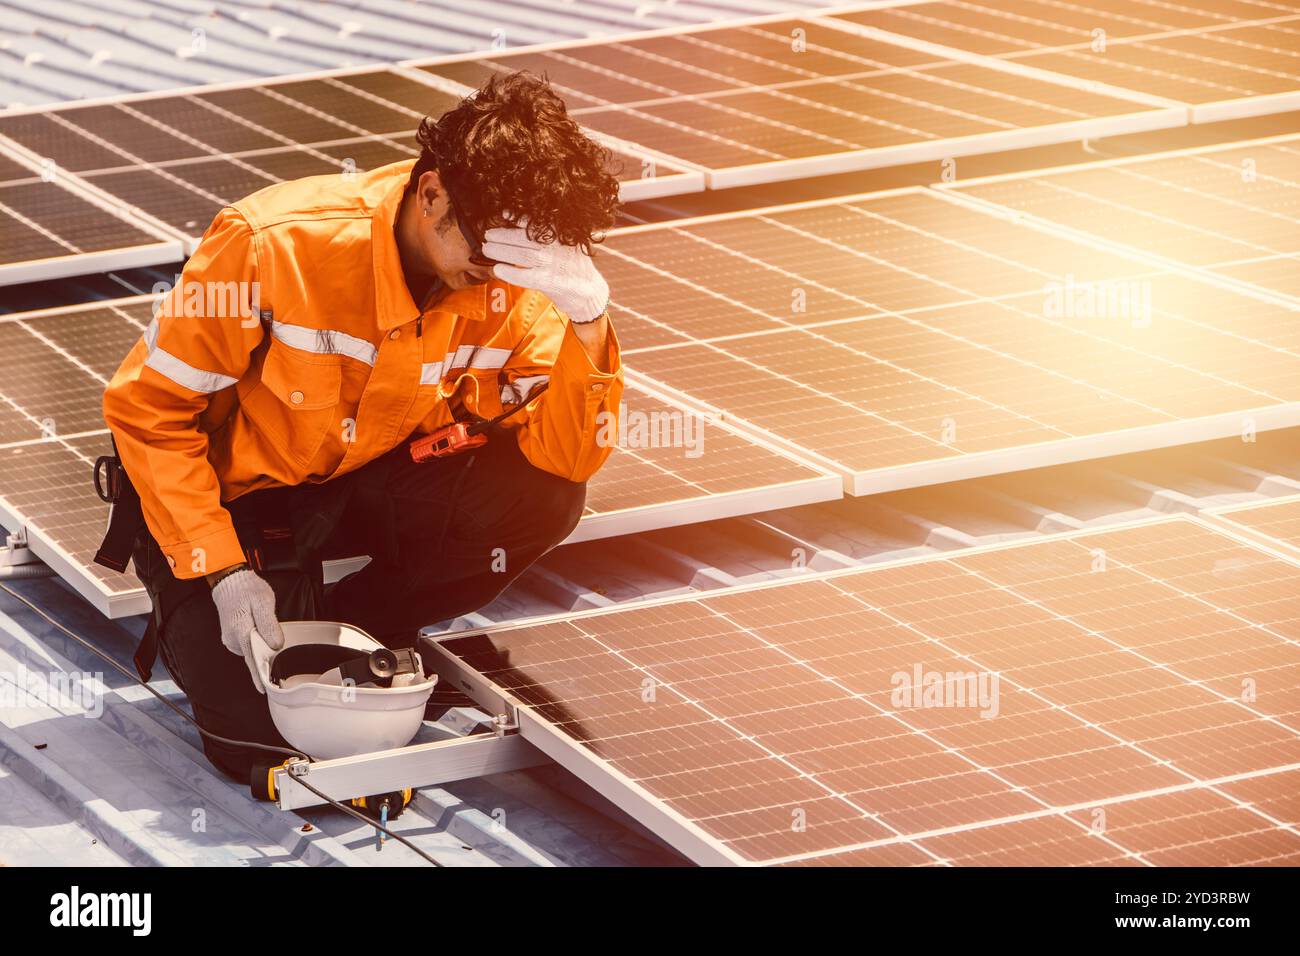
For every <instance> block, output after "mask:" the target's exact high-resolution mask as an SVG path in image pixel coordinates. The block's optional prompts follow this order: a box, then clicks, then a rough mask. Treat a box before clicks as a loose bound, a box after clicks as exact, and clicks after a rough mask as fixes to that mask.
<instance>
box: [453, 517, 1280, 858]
mask: <svg viewBox="0 0 1300 956" xmlns="http://www.w3.org/2000/svg"><path fill="white" fill-rule="evenodd" d="M1099 554H1100V555H1102V556H1103V558H1102V560H1103V561H1104V562H1106V563H1105V564H1104V565H1103V567H1102V568H1099V567H1098V560H1099V559H1098V555H1099ZM1298 582H1300V567H1297V566H1296V565H1294V564H1291V563H1288V562H1283V561H1280V560H1277V559H1276V558H1273V557H1271V556H1269V555H1267V554H1264V553H1262V552H1258V551H1256V550H1254V549H1252V548H1250V547H1248V546H1246V545H1245V544H1243V543H1242V542H1240V541H1237V540H1234V539H1231V538H1228V537H1226V536H1223V535H1221V534H1218V533H1216V532H1214V531H1212V530H1210V529H1208V528H1206V527H1204V526H1201V525H1197V524H1194V523H1192V522H1189V521H1184V520H1180V521H1172V522H1170V521H1166V522H1161V523H1156V524H1152V525H1147V526H1139V527H1134V528H1127V529H1123V530H1118V531H1111V532H1105V533H1100V534H1093V535H1088V536H1083V537H1078V538H1076V539H1073V540H1072V539H1069V538H1066V539H1060V540H1055V541H1050V542H1043V543H1035V544H1031V545H1027V546H1023V547H1013V548H1001V549H989V550H985V551H982V552H980V553H976V554H969V555H965V556H961V557H957V558H949V559H935V560H929V561H923V562H918V563H911V564H904V565H900V566H896V567H888V568H882V569H877V570H869V571H863V572H854V573H849V574H842V575H834V576H832V577H830V578H824V579H821V580H815V581H808V582H801V583H795V584H787V585H778V586H771V587H766V588H755V589H744V590H739V591H733V592H727V593H722V594H719V595H715V596H710V597H706V598H703V599H696V600H690V601H676V602H667V603H661V604H658V605H655V606H651V607H641V608H635V609H623V610H620V611H616V612H612V613H602V614H596V615H589V616H588V615H584V616H581V617H579V618H574V619H571V620H569V621H566V622H559V623H554V624H542V625H539V626H533V627H527V626H525V627H519V628H509V629H502V630H497V631H494V632H489V633H487V634H484V635H479V636H472V637H465V638H453V639H449V640H446V641H444V642H443V643H442V645H441V646H442V648H443V649H444V650H445V651H447V652H449V653H451V654H454V655H456V656H458V657H460V658H461V659H462V660H464V661H465V663H467V664H468V665H469V666H471V667H473V668H475V669H477V670H479V671H480V672H481V673H482V674H483V676H484V677H485V678H487V679H488V680H490V681H492V682H493V683H495V684H496V685H497V686H499V687H502V688H504V689H506V690H508V691H512V692H516V694H517V696H518V697H519V699H520V700H521V701H522V702H523V703H524V704H525V705H526V707H527V708H528V710H529V712H530V713H531V714H533V715H534V716H535V717H536V718H538V719H542V720H545V721H547V722H548V723H552V724H554V725H555V726H557V727H559V729H560V730H561V731H563V732H564V733H565V734H567V735H568V736H569V737H570V738H571V739H572V740H573V741H574V742H575V744H577V745H579V746H580V747H582V748H583V749H584V750H586V751H587V752H589V753H591V754H594V755H595V756H597V757H599V758H600V759H601V760H603V761H607V762H608V763H609V765H610V766H611V767H612V768H614V769H616V770H617V771H619V772H620V773H621V774H623V775H625V776H627V777H629V778H631V779H632V780H633V781H635V782H636V783H637V784H638V785H640V787H642V788H644V790H645V791H647V792H648V793H649V794H650V796H651V798H652V799H653V800H654V801H657V802H660V803H662V804H664V805H666V806H667V807H670V808H672V810H673V811H675V812H676V813H678V814H681V815H683V816H685V817H687V818H688V819H690V820H692V821H694V822H695V823H696V824H697V825H698V826H699V827H701V828H702V829H703V830H704V831H705V832H706V833H708V834H710V835H711V836H712V837H713V838H714V839H715V840H717V841H719V842H721V843H723V844H724V845H726V846H727V847H729V848H730V849H731V850H732V851H733V852H735V853H737V854H738V855H739V856H740V857H741V858H743V859H746V860H750V861H759V862H763V861H766V862H773V861H783V860H789V859H792V858H793V859H794V860H798V861H800V862H823V863H832V864H835V863H888V864H895V863H913V864H921V863H924V862H926V861H930V862H934V861H944V862H955V863H979V862H984V863H994V862H999V863H1012V862H1019V863H1021V864H1025V863H1036V864H1044V863H1053V862H1075V863H1085V862H1093V863H1096V862H1102V861H1121V860H1137V861H1138V862H1144V861H1145V862H1148V863H1150V862H1156V863H1159V864H1174V863H1177V862H1179V861H1192V860H1198V859H1200V860H1207V861H1210V862H1213V861H1214V860H1215V859H1219V860H1221V859H1223V858H1225V857H1230V858H1232V859H1234V860H1241V861H1251V862H1280V861H1287V860H1293V859H1295V858H1296V855H1297V854H1298V853H1300V837H1297V836H1296V834H1294V833H1292V832H1289V831H1285V830H1280V829H1278V828H1277V827H1276V824H1275V823H1274V821H1273V820H1271V819H1270V818H1269V817H1268V816H1267V815H1266V814H1263V813H1260V812H1259V811H1258V810H1257V809H1255V808H1253V807H1252V806H1251V805H1250V804H1247V803H1246V802H1244V801H1243V800H1241V799H1240V798H1239V797H1237V796H1234V794H1233V792H1232V791H1231V790H1228V789H1225V787H1226V783H1219V782H1216V781H1220V780H1221V779H1223V778H1234V777H1241V778H1246V777H1252V778H1253V781H1254V782H1253V783H1252V784H1251V786H1253V788H1254V790H1255V792H1256V793H1257V795H1263V794H1269V795H1271V796H1272V799H1273V800H1274V801H1277V800H1284V799H1285V797H1284V794H1283V793H1282V791H1280V790H1279V789H1278V787H1277V784H1278V783H1281V778H1280V777H1279V778H1278V779H1277V780H1276V781H1269V779H1268V778H1267V777H1261V776H1258V775H1259V774H1266V773H1270V772H1273V771H1276V770H1278V769H1279V768H1284V767H1287V766H1289V765H1293V764H1295V763H1296V762H1297V759H1298V758H1300V733H1297V730H1296V728H1295V726H1293V723H1294V721H1293V720H1292V724H1288V723H1287V722H1286V721H1279V718H1277V717H1276V716H1275V715H1276V714H1278V713H1286V714H1288V719H1291V712H1292V711H1294V709H1295V701H1296V699H1297V688H1298V687H1300V682H1297V681H1296V680H1295V679H1294V674H1293V673H1292V672H1291V671H1290V670H1288V669H1287V668H1291V667H1294V666H1295V665H1297V664H1298V663H1300V659H1297V657H1296V643H1295V640H1294V637H1295V635H1296V633H1297V627H1300V599H1297V598H1295V597H1294V596H1293V594H1294V593H1295V585H1296V584H1297V583H1298ZM1287 589H1289V591H1290V592H1291V593H1288V594H1286V595H1285V596H1282V592H1283V591H1284V590H1287ZM1171 619H1172V620H1177V621H1178V622H1179V626H1178V628H1177V629H1176V631H1175V630H1173V629H1171V628H1170V627H1169V626H1168V622H1169V621H1170V620H1171ZM1174 634H1177V635H1180V636H1185V635H1188V634H1197V635H1198V636H1200V637H1201V638H1202V640H1201V641H1200V644H1199V645H1198V647H1196V648H1192V647H1189V646H1188V645H1187V644H1186V643H1184V642H1183V641H1182V640H1180V639H1171V638H1172V635H1174ZM1281 662H1285V663H1283V664H1282V666H1281V667H1277V666H1272V667H1270V666H1269V665H1270V664H1273V665H1277V664H1279V663H1281ZM916 667H919V668H921V669H922V670H924V671H936V672H939V671H941V672H969V671H981V672H985V673H989V672H993V671H996V672H998V673H999V674H1000V682H1001V685H1000V686H1001V692H1000V694H999V695H998V699H997V713H996V715H995V716H984V717H981V716H980V714H979V711H977V710H976V709H974V708H970V707H966V708H963V707H952V706H948V707H930V708H922V707H909V706H908V705H906V704H901V705H900V704H899V702H898V701H897V700H896V699H894V697H893V693H894V688H895V687H896V686H897V683H896V681H895V675H896V674H898V673H900V672H902V673H910V672H911V671H912V670H913V669H914V668H916ZM1242 673H1251V674H1255V675H1257V676H1260V677H1261V684H1263V682H1264V681H1263V678H1262V675H1264V674H1268V675H1270V676H1271V677H1277V676H1278V675H1282V674H1285V675H1286V679H1285V680H1281V679H1278V680H1274V681H1273V682H1272V683H1270V684H1269V687H1270V691H1269V693H1268V694H1267V695H1264V694H1261V695H1260V696H1259V698H1258V700H1254V701H1248V702H1246V701H1243V700H1242V698H1241V693H1240V691H1241V684H1240V675H1241V674H1242ZM1265 698H1267V700H1265ZM1270 783H1272V786H1270ZM1160 791H1166V792H1164V793H1161V792H1160ZM1099 809H1100V810H1101V811H1102V814H1103V816H1102V820H1103V823H1102V825H1101V826H1100V828H1098V810H1099ZM972 825H973V826H974V827H975V828H974V829H968V830H959V829H957V828H960V827H969V826H972ZM880 830H884V831H885V834H884V835H880V834H879V831H880ZM854 841H856V842H860V843H866V844H871V846H870V847H869V848H864V849H861V850H853V851H850V852H848V853H846V854H836V853H835V851H836V849H837V848H838V847H847V846H851V845H852V843H853V842H854ZM823 854H825V855H824V856H823ZM1147 854H1151V855H1152V856H1153V857H1154V859H1149V860H1148V859H1146V855H1147Z"/></svg>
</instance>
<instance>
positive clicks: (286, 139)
mask: <svg viewBox="0 0 1300 956" xmlns="http://www.w3.org/2000/svg"><path fill="white" fill-rule="evenodd" d="M458 100H459V97H455V96H452V95H450V94H447V93H445V92H442V91H440V90H437V89H435V88H433V87H432V86H430V85H429V84H427V83H422V82H419V81H418V80H415V79H411V78H409V77H406V76H403V75H400V74H398V73H396V72H392V71H390V70H386V69H375V70H368V71H361V72H355V71H354V72H351V73H343V74H340V75H337V76H333V75H327V76H320V77H315V78H312V79H306V80H291V81H265V82H262V83H258V84H251V85H248V86H244V87H236V88H221V89H216V90H208V91H204V90H203V89H201V88H200V89H198V90H195V91H194V92H190V93H183V94H147V95H143V96H132V97H125V98H123V99H122V100H120V101H116V102H112V103H101V104H96V105H89V106H77V105H72V106H67V107H62V108H58V109H45V108H42V109H39V110H25V111H11V112H9V113H4V114H0V150H3V148H4V147H5V145H6V144H5V139H7V140H8V141H9V148H10V149H11V150H13V151H14V152H15V153H19V152H21V154H22V155H23V157H24V158H25V159H26V161H27V162H28V163H30V164H33V165H44V166H47V167H49V168H52V169H57V170H58V171H59V176H60V177H61V178H62V179H64V180H65V181H68V182H71V183H73V184H75V185H76V186H78V187H80V188H82V189H83V190H84V189H86V188H87V187H88V188H89V189H90V190H93V191H95V192H97V193H98V194H100V195H101V196H102V197H103V204H104V205H110V204H111V205H114V206H116V207H120V208H122V209H123V210H124V211H127V212H129V213H131V214H133V215H134V216H135V217H136V218H137V219H139V218H146V217H147V218H148V219H149V220H150V221H152V222H156V223H161V224H162V225H163V227H164V228H167V229H170V230H171V232H172V234H173V235H174V236H175V237H176V238H175V239H173V240H172V241H171V242H170V243H168V245H167V249H166V251H165V252H161V253H160V252H158V251H154V252H153V253H152V255H151V256H149V255H146V256H145V257H144V259H141V258H140V257H139V256H136V257H135V259H133V260H132V261H130V262H126V263H124V264H126V265H137V264H139V265H149V264H155V263H159V262H166V261H170V260H173V259H176V258H179V257H180V246H179V243H178V242H177V241H176V240H177V239H180V240H185V241H187V243H188V246H189V248H192V247H193V245H194V243H195V241H196V240H197V238H198V237H199V236H201V235H202V234H203V232H204V231H205V230H206V229H207V227H208V224H209V223H210V222H211V221H212V218H213V217H214V216H215V215H216V214H217V212H218V211H219V210H220V209H221V208H222V207H223V206H225V205H227V204H229V203H232V202H235V201H237V200H239V199H242V198H244V197H245V196H247V195H248V194H250V193H252V192H256V191H257V190H259V189H262V188H264V187H266V186H270V185H274V184H275V183H279V182H283V181H286V180H291V179H298V178H301V177H304V176H317V175H325V174H340V175H348V174H351V173H355V172H364V171H366V170H370V169H375V168H377V167H380V166H384V165H387V164H389V163H395V162H400V161H402V160H408V159H413V158H415V157H416V156H417V155H418V154H419V150H418V148H417V146H416V145H415V141H414V139H413V135H414V131H415V129H416V128H417V127H418V125H419V123H420V120H421V119H422V118H423V117H424V116H426V115H429V114H432V115H434V116H437V115H439V114H441V113H442V112H444V111H446V110H447V109H449V108H451V107H452V106H454V105H455V104H456V102H457V101H458ZM610 162H611V170H612V171H613V172H615V173H616V175H618V176H619V178H620V182H621V183H622V184H623V195H624V198H625V199H648V198H653V197H655V196H659V195H665V194H672V193H676V192H683V191H691V190H698V189H701V188H703V177H702V175H701V174H700V173H698V172H694V171H690V170H684V169H680V168H678V167H676V166H674V165H673V164H672V163H671V162H669V161H667V160H665V159H664V158H662V157H660V156H658V154H654V153H652V152H648V151H645V150H638V149H637V148H636V147H634V146H622V145H617V144H615V145H614V146H613V148H612V155H611V160H610ZM6 170H20V171H24V172H22V173H21V175H25V176H26V177H31V176H33V175H34V174H33V173H30V172H25V167H23V166H20V165H19V164H17V163H14V162H12V161H10V160H5V165H4V166H2V167H0V175H6ZM14 175H18V174H17V173H15V174H14ZM38 189H39V190H42V191H41V192H40V196H39V198H41V199H43V201H44V206H43V207H41V208H38V209H37V210H36V212H35V213H34V214H33V215H34V218H35V220H36V222H35V228H34V229H32V230H27V231H30V232H32V233H33V236H32V238H31V239H30V240H29V241H28V242H27V243H26V245H23V244H21V243H19V242H18V238H19V237H18V236H15V241H14V242H13V243H6V253H9V252H10V250H11V249H12V255H13V257H14V259H15V261H17V262H27V261H29V260H31V259H35V258H38V257H39V258H45V257H46V256H45V253H46V252H47V250H46V248H45V246H46V245H49V244H50V242H51V240H50V239H49V235H50V234H52V233H54V232H55V231H57V230H59V229H60V228H62V227H63V226H65V225H68V226H70V227H71V231H70V236H71V238H70V243H74V244H76V245H78V246H81V247H83V248H87V247H88V246H89V245H90V244H91V243H92V242H93V241H100V242H101V243H102V242H103V241H106V240H97V232H96V229H98V232H99V233H104V232H106V230H105V227H104V225H103V224H102V223H99V220H104V221H111V222H112V223H117V224H118V230H119V232H125V233H128V234H129V235H133V236H139V234H140V229H139V228H135V229H133V228H132V227H131V226H130V225H129V224H127V223H125V222H119V220H118V219H117V218H116V217H113V216H111V215H109V214H108V213H107V212H102V211H100V210H99V209H98V208H95V207H93V206H91V205H90V204H89V203H87V202H86V201H85V200H83V199H77V197H75V196H70V195H68V194H67V193H66V192H63V191H60V190H59V189H58V188H57V187H55V186H33V185H32V184H30V183H22V184H19V185H15V186H13V187H9V186H0V202H6V201H7V202H9V203H11V204H13V205H15V206H19V205H22V204H24V203H26V204H27V205H31V203H32V201H33V200H32V198H30V194H32V193H35V192H37V191H38ZM6 196H8V197H10V198H9V199H8V200H6V198H5V197H6ZM60 196H66V197H67V198H65V199H63V206H67V205H68V204H69V203H71V202H74V201H75V202H78V203H80V206H78V207H77V209H76V212H77V216H75V217H74V216H72V214H71V213H70V212H69V211H67V210H65V209H64V208H63V206H58V205H56V204H54V200H55V199H57V198H59V197H60ZM87 211H88V213H87ZM92 215H93V216H97V217H98V219H95V218H92ZM7 228H9V229H11V230H14V231H15V232H16V233H17V232H21V231H23V230H24V226H23V225H22V224H21V223H17V224H14V225H9V226H7ZM151 238H152V241H153V242H154V243H158V242H160V241H161V240H159V239H158V238H157V237H151ZM116 241H122V239H121V238H119V239H118V240H116ZM87 251H98V250H95V249H94V248H93V247H89V248H87ZM115 264H117V263H116V262H114V263H108V265H109V266H110V267H112V266H113V265H115ZM91 266H94V263H89V264H88V265H87V267H86V268H81V269H79V270H78V269H77V268H75V267H64V268H62V269H61V270H60V269H59V268H55V267H51V268H46V269H45V271H44V272H43V273H42V275H45V274H49V275H51V276H54V275H56V274H57V275H68V274H72V272H75V271H90V267H91ZM0 278H3V273H0Z"/></svg>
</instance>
